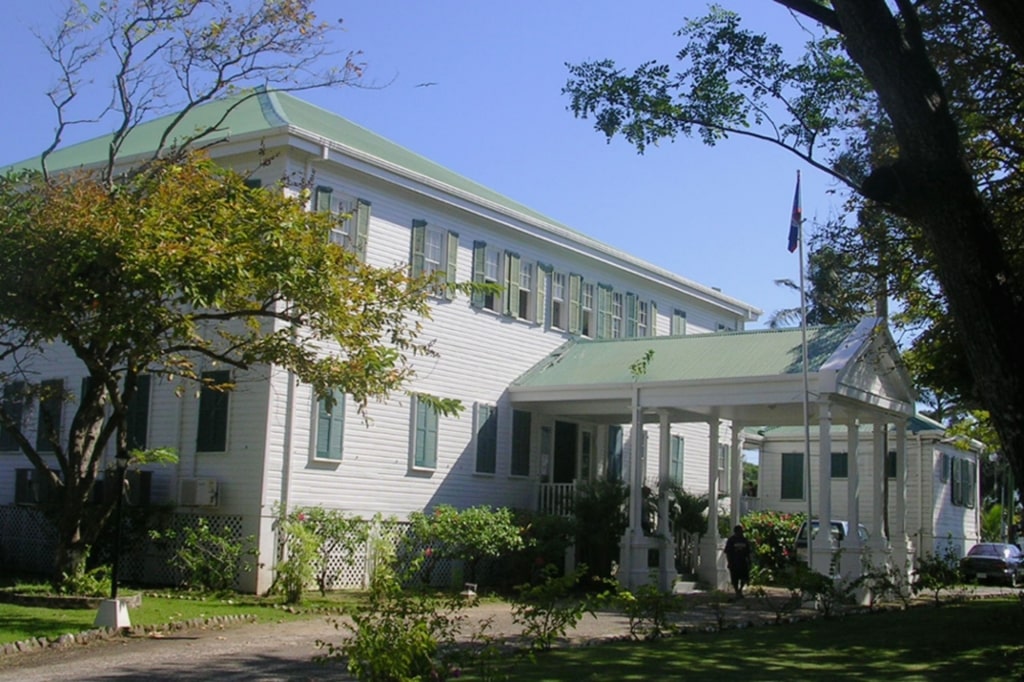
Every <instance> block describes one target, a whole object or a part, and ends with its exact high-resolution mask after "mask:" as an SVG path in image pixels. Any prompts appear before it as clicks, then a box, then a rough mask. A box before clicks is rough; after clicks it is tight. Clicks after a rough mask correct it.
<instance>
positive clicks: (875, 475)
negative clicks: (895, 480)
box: [869, 421, 888, 559]
mask: <svg viewBox="0 0 1024 682" xmlns="http://www.w3.org/2000/svg"><path fill="white" fill-rule="evenodd" d="M886 428H888V427H887V426H886V424H885V423H884V422H880V421H876V422H875V423H874V433H873V436H874V448H873V452H872V462H871V524H870V526H869V529H870V531H871V540H870V544H871V546H872V548H874V549H878V550H881V549H884V548H885V536H884V535H883V534H882V505H883V500H884V497H883V496H884V495H885V429H886ZM877 558H878V557H876V559H877Z"/></svg>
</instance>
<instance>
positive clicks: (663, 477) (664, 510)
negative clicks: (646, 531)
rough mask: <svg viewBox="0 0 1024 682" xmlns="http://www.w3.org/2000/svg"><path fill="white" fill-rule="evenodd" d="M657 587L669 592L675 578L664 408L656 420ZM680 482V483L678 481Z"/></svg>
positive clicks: (669, 444) (669, 426)
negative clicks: (658, 542) (658, 543)
mask: <svg viewBox="0 0 1024 682" xmlns="http://www.w3.org/2000/svg"><path fill="white" fill-rule="evenodd" d="M658 444H659V447H658V539H659V541H660V544H661V546H660V547H659V548H658V549H659V551H658V589H659V590H661V591H662V592H670V591H671V590H672V586H673V584H674V583H675V578H676V543H675V537H673V535H672V528H671V527H670V524H669V518H668V515H669V505H668V503H669V499H668V484H669V474H670V472H669V465H670V458H671V456H672V422H670V421H669V418H668V411H667V410H664V411H662V412H661V414H660V415H659V420H658ZM680 483H682V482H681V481H680Z"/></svg>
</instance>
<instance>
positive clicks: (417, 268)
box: [409, 220, 427, 277]
mask: <svg viewBox="0 0 1024 682" xmlns="http://www.w3.org/2000/svg"><path fill="white" fill-rule="evenodd" d="M426 244H427V221H426V220H413V221H412V244H411V246H410V247H409V263H410V264H411V265H412V276H413V277H420V276H422V275H423V263H424V251H425V249H426Z"/></svg>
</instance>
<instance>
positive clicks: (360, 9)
mask: <svg viewBox="0 0 1024 682" xmlns="http://www.w3.org/2000/svg"><path fill="white" fill-rule="evenodd" d="M61 4H62V3H61V2H60V1H59V0H6V2H5V4H4V7H5V11H4V15H5V21H4V22H2V23H0V50H2V51H3V57H4V59H3V63H4V64H5V65H6V68H5V69H4V70H3V71H2V72H0V83H2V86H3V87H2V91H3V92H6V93H7V102H6V103H5V105H4V106H3V107H0V125H2V129H3V130H4V131H6V133H5V135H4V147H3V152H2V153H0V164H3V163H8V162H14V161H17V160H21V159H24V158H28V157H30V156H32V155H35V154H37V153H38V152H39V151H40V150H41V149H43V148H44V147H45V146H46V145H47V144H48V142H49V140H50V137H51V135H52V130H53V122H54V119H53V112H52V109H51V108H50V106H49V103H48V102H47V100H46V98H45V90H46V87H47V86H48V85H49V84H50V83H51V82H52V81H53V78H54V75H55V71H54V69H53V65H52V64H51V63H50V62H48V61H47V58H46V55H45V53H44V52H43V50H42V48H41V47H40V45H39V43H38V41H37V40H36V38H35V37H34V36H33V35H32V33H31V31H30V29H32V28H35V29H38V30H40V31H41V32H43V33H48V32H50V30H51V28H52V27H53V26H54V25H55V21H56V16H57V15H56V9H55V8H57V7H59V6H61ZM719 4H721V5H722V6H724V7H726V8H727V9H734V10H737V11H740V12H741V13H742V15H743V17H744V25H746V26H748V27H749V28H752V29H755V30H761V31H765V32H768V33H769V34H770V35H771V36H772V37H773V38H774V39H776V40H777V41H778V42H779V43H781V44H782V45H784V46H786V47H787V48H790V49H792V50H794V51H796V50H798V49H799V47H800V45H801V44H802V42H803V41H804V39H805V37H806V35H805V34H804V33H803V28H801V26H799V25H798V24H797V23H796V22H795V20H794V19H793V18H792V17H791V15H790V14H789V12H788V11H786V10H785V9H784V8H782V7H780V6H779V5H777V4H776V3H774V2H771V1H770V0H721V1H720V2H719ZM706 9H707V4H706V3H705V2H703V0H677V1H676V2H665V1H663V0H651V1H649V2H645V3H642V4H641V3H635V4H633V5H632V6H629V5H627V3H623V2H621V1H613V0H589V1H588V2H582V1H581V0H557V1H556V0H546V1H543V2H542V1H540V0H523V1H522V2H517V3H492V2H482V1H479V0H478V1H473V0H374V1H373V2H361V3H352V4H349V3H343V2H336V1H335V0H320V2H319V5H318V6H317V10H318V12H319V13H320V15H321V16H322V18H324V19H336V18H343V19H344V26H345V32H344V33H341V34H338V35H337V39H338V40H339V45H338V47H339V48H340V49H344V50H349V49H352V50H362V52H363V59H364V60H365V61H366V62H367V64H368V67H369V68H368V72H367V81H368V82H369V83H371V84H373V83H376V84H379V85H380V86H381V87H378V88H358V89H357V88H348V89H344V90H335V91H315V92H310V93H305V94H304V95H303V97H305V98H307V99H309V100H310V101H312V102H314V103H316V104H318V105H320V106H323V107H325V108H328V109H330V110H332V111H334V112H336V113H338V114H340V115H342V116H345V117H346V118H349V119H350V120H352V121H354V122H356V123H358V124H360V125H363V126H365V127H367V128H369V129H371V130H373V131H375V132H377V133H378V134H381V135H383V136H385V137H387V138H389V139H391V140H393V141H395V142H397V143H399V144H401V145H403V146H405V147H407V148H409V149H411V150H413V151H415V152H417V153H419V154H422V155H424V156H426V157H428V158H430V159H432V160H434V161H436V162H438V163H441V164H442V165H444V166H446V167H448V168H450V169H452V170H454V171H456V172H458V173H461V174H463V175H466V176H468V177H470V178H472V179H474V180H476V181H477V182H480V183H483V184H484V185H487V186H488V187H491V188H492V189H494V190H496V191H498V192H501V193H502V194H505V195H507V196H509V197H511V198H513V199H515V200H517V201H520V202H522V203H524V204H526V205H528V206H531V207H532V208H534V209H536V210H538V211H541V212H542V213H545V214H546V215H548V216H550V217H551V218H554V219H555V220H558V221H560V222H562V223H565V224H567V225H569V226H571V227H573V228H574V229H577V230H579V231H582V232H586V233H587V234H589V235H591V236H593V237H595V238H597V239H600V240H602V241H604V242H606V243H608V244H611V245H613V246H615V247H617V248H620V249H623V250H626V251H629V252H631V253H633V254H635V255H637V256H639V257H641V258H643V259H645V260H648V261H650V262H652V263H654V264H656V265H659V266H661V267H664V268H667V269H669V270H672V271H674V272H677V273H679V274H681V275H683V276H685V277H688V278H690V279H693V280H696V281H697V282H700V283H702V284H705V285H708V286H715V287H719V288H720V289H721V290H722V291H723V292H724V293H726V294H728V295H730V296H733V297H736V298H738V299H740V300H742V301H744V302H746V303H750V304H752V305H754V306H756V307H759V308H761V309H762V310H764V315H762V317H761V321H759V322H758V323H755V324H754V325H752V327H753V328H757V327H760V326H762V325H763V323H764V321H765V320H766V319H767V317H768V316H769V315H770V314H771V313H772V312H773V311H775V310H778V309H780V308H788V307H795V306H797V305H799V297H798V295H797V294H796V293H795V292H792V291H790V290H788V289H783V288H781V287H778V286H776V285H775V284H774V283H773V282H774V280H776V279H779V278H790V279H794V280H795V279H797V277H798V276H799V262H798V260H797V256H796V255H795V254H790V253H789V252H788V251H787V250H786V236H787V230H788V223H789V214H790V209H791V206H792V201H793V186H794V182H795V177H796V171H797V170H798V169H799V170H801V171H802V172H803V180H802V184H803V209H804V215H805V217H806V218H808V225H807V227H806V228H805V229H807V230H810V229H812V227H811V225H810V223H813V222H814V220H815V219H818V220H824V219H826V218H827V217H829V216H830V215H833V214H834V213H835V212H837V211H838V210H839V207H840V199H839V197H838V196H837V195H835V194H834V193H832V192H831V190H835V189H837V188H836V186H835V183H834V181H832V180H831V179H830V178H828V177H826V176H825V175H823V174H822V173H820V172H818V171H816V170H814V169H813V168H810V167H808V166H806V165H804V164H803V163H801V162H800V161H799V160H798V159H797V158H796V157H795V156H793V155H791V154H787V153H786V152H784V151H782V150H779V149H777V148H774V147H772V146H770V145H767V144H765V143H760V142H757V141H753V140H748V139H740V138H735V137H734V138H730V139H729V140H726V141H723V142H720V143H719V144H718V145H717V146H715V147H705V146H704V145H702V144H701V143H700V142H699V141H697V140H693V139H686V138H680V139H678V140H677V141H676V142H674V143H671V144H664V145H662V146H659V147H656V148H651V149H649V150H648V151H647V152H646V154H645V155H643V156H639V155H637V154H636V152H635V151H634V150H633V148H632V147H631V146H629V145H628V144H627V143H625V142H624V141H622V140H618V139H617V140H614V141H613V142H612V143H611V144H607V143H606V142H605V139H604V137H603V136H602V135H600V134H599V133H597V132H595V131H594V130H593V127H592V125H591V123H590V122H589V121H583V120H577V119H575V118H573V116H572V114H571V113H569V112H568V111H567V110H566V105H567V104H568V98H567V97H565V96H564V95H562V94H561V88H562V86H563V85H564V84H565V81H566V78H567V71H566V68H565V66H564V64H565V62H571V63H576V62H580V61H583V60H587V59H599V58H605V57H608V58H612V59H614V60H616V62H618V63H619V65H620V66H624V67H632V66H635V65H637V64H639V63H640V62H642V61H645V60H648V59H658V60H660V61H667V60H670V59H671V58H672V56H673V55H674V53H675V51H676V50H677V49H678V47H679V46H680V45H681V43H680V39H678V38H676V37H675V36H673V33H674V32H675V30H677V29H678V28H680V27H681V26H682V25H683V24H684V23H685V21H686V20H687V19H688V18H693V17H697V16H701V15H703V14H704V13H705V12H706ZM421 83H434V84H435V85H431V86H429V87H417V85H418V84H421ZM105 132H109V131H108V130H106V129H103V128H100V127H95V126H94V127H91V128H89V127H82V128H80V129H78V130H77V131H76V132H74V133H73V134H72V135H71V136H69V139H83V138H87V137H93V136H95V135H99V134H102V133H105Z"/></svg>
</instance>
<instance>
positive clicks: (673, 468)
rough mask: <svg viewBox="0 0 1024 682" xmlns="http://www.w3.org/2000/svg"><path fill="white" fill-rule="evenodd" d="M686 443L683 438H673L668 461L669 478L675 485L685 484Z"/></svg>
mask: <svg viewBox="0 0 1024 682" xmlns="http://www.w3.org/2000/svg"><path fill="white" fill-rule="evenodd" d="M685 445H686V443H685V441H684V440H683V437H682V436H672V445H671V450H670V451H669V459H668V478H669V480H670V481H672V483H674V484H675V485H682V484H683V454H684V453H685V451H686V447H685Z"/></svg>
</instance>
